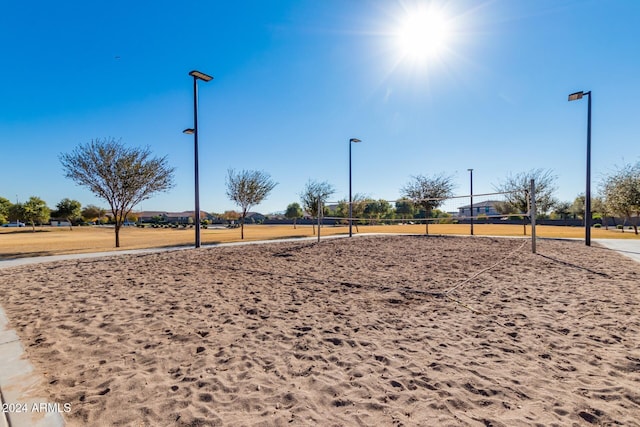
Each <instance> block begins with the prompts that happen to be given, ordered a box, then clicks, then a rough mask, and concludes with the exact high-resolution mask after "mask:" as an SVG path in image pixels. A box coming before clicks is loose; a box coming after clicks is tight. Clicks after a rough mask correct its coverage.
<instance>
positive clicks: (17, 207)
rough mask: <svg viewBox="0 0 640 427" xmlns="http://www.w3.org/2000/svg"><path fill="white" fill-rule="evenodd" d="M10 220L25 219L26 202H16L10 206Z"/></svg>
mask: <svg viewBox="0 0 640 427" xmlns="http://www.w3.org/2000/svg"><path fill="white" fill-rule="evenodd" d="M8 219H9V221H11V222H13V221H16V222H17V221H24V204H22V203H15V204H12V205H10V206H9V218H8Z"/></svg>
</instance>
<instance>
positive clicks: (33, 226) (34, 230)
mask: <svg viewBox="0 0 640 427" xmlns="http://www.w3.org/2000/svg"><path fill="white" fill-rule="evenodd" d="M16 222H17V221H16ZM31 232H32V233H35V232H36V223H35V222H34V221H31Z"/></svg>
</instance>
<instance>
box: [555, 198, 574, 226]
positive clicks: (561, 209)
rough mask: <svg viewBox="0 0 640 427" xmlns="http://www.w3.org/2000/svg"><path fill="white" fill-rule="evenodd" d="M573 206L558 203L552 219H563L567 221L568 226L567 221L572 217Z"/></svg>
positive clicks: (566, 203) (567, 203)
mask: <svg viewBox="0 0 640 427" xmlns="http://www.w3.org/2000/svg"><path fill="white" fill-rule="evenodd" d="M571 206H572V204H571V203H570V202H558V203H556V205H555V207H554V209H553V212H552V213H551V216H552V218H557V219H562V220H564V221H565V225H567V219H568V218H569V217H570V216H571Z"/></svg>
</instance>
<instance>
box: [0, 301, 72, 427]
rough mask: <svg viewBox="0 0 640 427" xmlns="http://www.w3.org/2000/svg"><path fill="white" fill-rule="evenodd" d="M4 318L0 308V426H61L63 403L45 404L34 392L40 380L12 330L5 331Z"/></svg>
mask: <svg viewBox="0 0 640 427" xmlns="http://www.w3.org/2000/svg"><path fill="white" fill-rule="evenodd" d="M7 324H8V321H7V316H6V315H5V314H4V310H3V309H2V307H0V397H1V398H2V399H1V400H2V413H0V426H1V427H61V426H64V420H63V418H62V415H61V412H62V411H64V409H65V406H64V403H67V402H56V403H53V404H52V403H51V402H48V401H47V399H46V398H45V397H44V396H39V395H37V394H35V393H34V392H33V390H34V389H35V388H38V387H39V385H40V381H41V377H40V375H38V374H37V373H36V372H35V371H34V369H33V366H31V363H29V361H28V360H27V358H26V357H24V354H23V353H24V349H23V347H22V344H21V343H20V340H19V338H18V335H17V334H16V332H15V331H13V330H9V329H8V328H7Z"/></svg>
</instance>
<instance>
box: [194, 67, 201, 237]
mask: <svg viewBox="0 0 640 427" xmlns="http://www.w3.org/2000/svg"><path fill="white" fill-rule="evenodd" d="M193 137H194V138H193V141H194V147H193V152H194V170H195V198H196V206H195V225H196V248H199V247H200V178H199V172H198V78H197V77H196V76H193Z"/></svg>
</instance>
